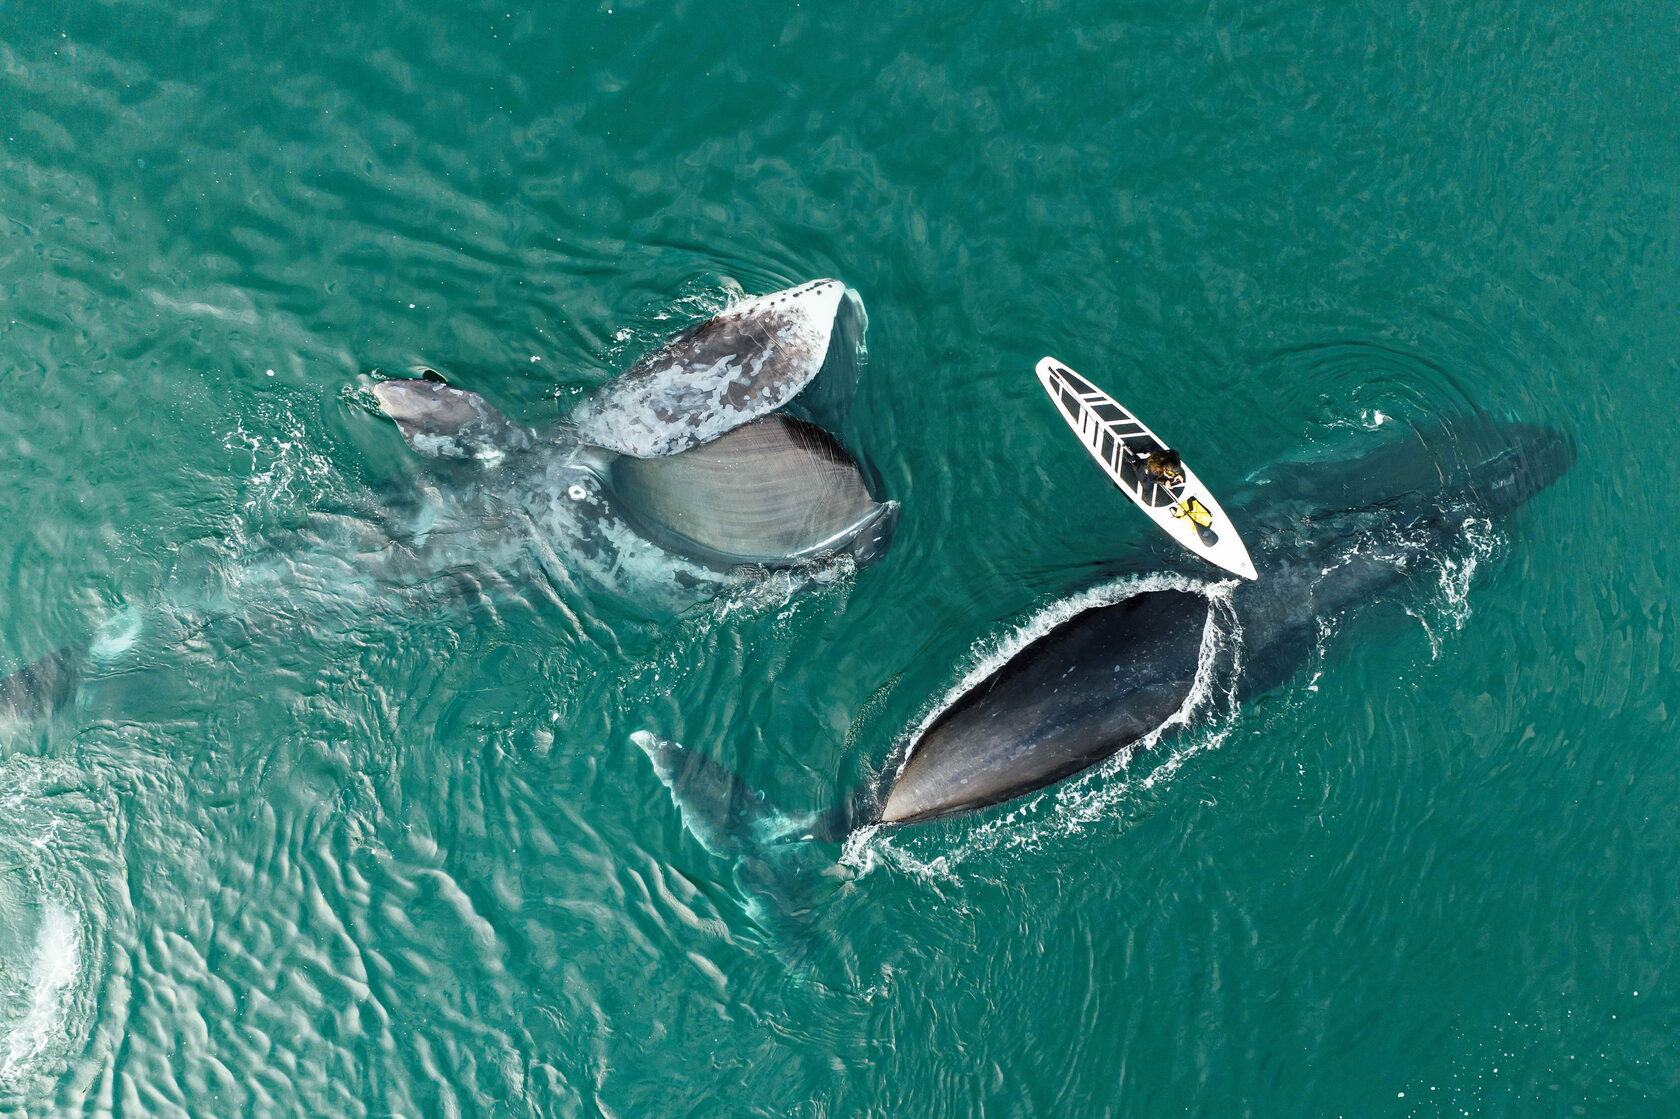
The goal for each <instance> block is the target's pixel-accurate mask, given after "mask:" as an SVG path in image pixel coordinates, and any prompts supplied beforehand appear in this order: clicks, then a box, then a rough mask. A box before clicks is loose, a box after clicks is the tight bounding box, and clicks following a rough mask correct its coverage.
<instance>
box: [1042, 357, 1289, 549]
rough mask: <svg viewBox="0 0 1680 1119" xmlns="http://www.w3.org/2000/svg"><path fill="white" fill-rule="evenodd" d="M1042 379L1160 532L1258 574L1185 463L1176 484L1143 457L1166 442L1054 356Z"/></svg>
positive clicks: (1063, 411)
mask: <svg viewBox="0 0 1680 1119" xmlns="http://www.w3.org/2000/svg"><path fill="white" fill-rule="evenodd" d="M1038 380H1039V383H1040V384H1042V385H1043V386H1044V391H1045V392H1047V393H1049V394H1050V399H1051V401H1052V402H1053V403H1054V404H1055V405H1056V408H1057V410H1058V411H1060V412H1061V414H1062V418H1063V419H1064V420H1066V421H1067V423H1068V426H1069V427H1071V428H1072V429H1073V432H1074V434H1075V435H1077V436H1079V441H1080V442H1081V443H1083V444H1085V449H1086V450H1087V451H1090V452H1091V457H1092V458H1094V459H1096V460H1097V465H1098V466H1100V467H1102V469H1103V473H1104V474H1107V475H1108V477H1109V479H1110V480H1111V481H1112V482H1113V483H1114V484H1115V485H1117V486H1119V487H1120V489H1121V491H1122V492H1123V493H1125V495H1126V496H1127V497H1129V498H1131V499H1132V501H1133V502H1134V503H1135V504H1136V505H1137V507H1138V508H1139V509H1142V510H1143V511H1144V512H1145V513H1146V514H1148V516H1149V519H1150V520H1152V521H1154V522H1155V523H1156V524H1157V525H1159V526H1160V528H1161V531H1163V532H1165V533H1166V534H1167V535H1168V536H1170V537H1172V538H1173V539H1174V540H1176V541H1178V542H1179V543H1180V544H1182V545H1183V546H1184V547H1185V548H1187V549H1189V550H1190V551H1192V552H1194V553H1196V554H1197V555H1198V556H1201V557H1202V558H1203V559H1205V560H1207V561H1208V562H1209V563H1212V564H1216V565H1218V566H1219V567H1223V568H1224V569H1225V570H1226V571H1229V572H1232V573H1233V574H1236V575H1241V576H1242V577H1243V578H1244V579H1256V578H1259V575H1258V574H1257V573H1256V572H1255V570H1254V561H1253V560H1251V559H1249V556H1248V548H1247V547H1246V546H1245V545H1244V544H1243V542H1242V537H1240V536H1238V535H1237V530H1236V528H1235V526H1233V525H1232V524H1231V521H1230V519H1229V518H1228V517H1226V516H1225V510H1223V509H1221V508H1220V507H1219V502H1218V501H1216V500H1214V496H1213V494H1211V493H1209V492H1208V489H1207V487H1206V486H1204V485H1202V483H1201V481H1200V480H1199V479H1198V478H1197V477H1196V475H1195V473H1194V472H1192V471H1191V469H1190V467H1189V466H1188V465H1182V464H1181V466H1182V470H1183V476H1182V477H1181V478H1179V479H1178V480H1177V481H1174V482H1163V481H1158V480H1156V479H1155V478H1153V477H1151V476H1150V475H1149V474H1148V473H1147V472H1146V471H1145V470H1144V461H1145V460H1146V459H1148V457H1149V456H1150V455H1151V454H1153V453H1154V452H1156V451H1165V450H1168V447H1167V444H1166V443H1165V442H1164V441H1163V440H1162V439H1161V438H1160V437H1159V436H1157V435H1156V434H1155V433H1154V432H1153V431H1150V430H1149V429H1148V428H1147V427H1145V426H1144V424H1143V421H1142V420H1139V419H1138V418H1137V417H1136V416H1134V415H1132V414H1131V412H1129V411H1127V410H1126V409H1125V408H1124V407H1122V406H1121V404H1120V403H1119V402H1118V401H1116V400H1115V399H1114V398H1113V397H1111V396H1109V395H1108V394H1107V393H1106V392H1103V391H1102V390H1101V389H1099V388H1097V387H1096V386H1095V385H1093V384H1091V382H1089V381H1087V380H1086V379H1085V378H1083V377H1081V376H1080V375H1079V374H1077V373H1075V372H1074V371H1073V370H1071V369H1069V368H1068V367H1067V366H1065V365H1063V364H1062V363H1061V362H1059V361H1057V360H1056V359H1055V358H1053V357H1047V358H1045V359H1044V360H1042V361H1040V362H1039V363H1038Z"/></svg>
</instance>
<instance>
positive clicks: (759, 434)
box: [611, 415, 898, 568]
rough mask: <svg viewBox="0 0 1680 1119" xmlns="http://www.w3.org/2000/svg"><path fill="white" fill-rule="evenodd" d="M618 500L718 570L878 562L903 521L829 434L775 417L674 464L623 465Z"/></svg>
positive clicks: (649, 527)
mask: <svg viewBox="0 0 1680 1119" xmlns="http://www.w3.org/2000/svg"><path fill="white" fill-rule="evenodd" d="M611 471H612V474H611V477H612V490H613V497H614V499H615V500H616V502H617V504H618V505H619V507H620V509H621V510H622V511H623V513H624V515H625V516H626V518H627V519H628V520H629V521H630V522H631V524H633V525H634V526H635V527H636V528H637V530H638V531H640V532H641V533H642V534H643V535H645V536H647V537H648V538H649V539H651V540H654V541H655V542H657V543H659V544H660V545H662V546H664V547H667V548H670V549H671V550H673V551H675V552H678V553H680V554H683V555H686V556H689V557H690V558H692V559H696V560H698V561H700V562H701V563H705V564H708V565H710V566H713V567H724V568H726V567H729V566H731V565H735V564H742V563H759V564H770V565H775V564H782V563H794V562H798V561H800V560H804V559H809V558H813V557H817V556H820V555H824V554H839V553H847V554H851V555H853V556H855V557H856V558H857V560H858V562H859V563H860V564H868V563H871V562H873V561H874V560H875V559H877V558H879V557H880V556H881V554H882V553H884V552H885V551H886V549H887V545H888V544H889V543H890V542H891V539H892V531H893V527H894V525H895V524H896V523H897V519H898V505H897V503H896V502H890V501H889V502H885V503H882V502H877V501H876V500H875V498H874V497H873V496H872V495H871V494H870V492H869V489H868V487H867V486H866V485H865V484H864V480H863V476H862V474H861V473H860V472H859V471H858V466H857V463H856V462H855V461H854V460H853V459H852V456H851V455H849V454H848V453H847V452H846V450H845V448H843V447H841V446H840V444H839V443H838V442H836V441H835V439H834V438H833V436H831V435H829V434H828V433H827V432H826V431H823V430H822V429H821V428H819V427H816V426H814V425H812V424H808V423H805V422H804V421H802V420H796V419H793V418H792V417H789V416H782V415H774V416H766V417H764V418H763V419H760V420H754V421H753V422H752V423H750V424H747V425H746V426H744V427H738V428H736V429H735V430H734V431H731V432H729V433H728V434H727V435H725V436H723V437H722V438H720V439H716V440H714V441H712V442H710V443H707V444H705V445H703V446H699V447H691V448H689V449H688V450H686V451H683V452H681V453H679V454H676V455H672V456H670V457H669V458H656V459H638V458H620V459H617V460H615V461H614V462H613V464H612V467H611Z"/></svg>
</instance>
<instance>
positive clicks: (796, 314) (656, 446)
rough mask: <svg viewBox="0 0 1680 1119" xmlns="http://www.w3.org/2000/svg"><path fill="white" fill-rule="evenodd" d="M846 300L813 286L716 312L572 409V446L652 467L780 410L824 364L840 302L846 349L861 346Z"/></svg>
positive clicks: (838, 290)
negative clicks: (578, 442) (577, 441)
mask: <svg viewBox="0 0 1680 1119" xmlns="http://www.w3.org/2000/svg"><path fill="white" fill-rule="evenodd" d="M846 295H847V290H846V285H845V284H842V283H841V282H840V281H839V280H814V281H812V282H811V283H808V284H802V285H800V286H799V287H794V288H788V289H787V290H785V291H778V292H772V293H771V294H769V295H761V296H759V297H758V298H756V299H749V300H746V301H745V302H742V303H737V304H735V305H734V306H733V307H730V308H728V309H727V310H724V311H720V312H718V313H717V314H716V315H713V316H712V317H711V318H709V319H707V320H706V321H705V322H702V323H699V324H698V325H696V326H693V327H690V328H689V329H688V330H685V331H683V332H682V333H681V334H678V335H677V336H676V337H674V338H672V339H671V340H670V341H668V342H666V343H665V344H664V345H663V346H661V347H660V348H659V349H657V350H655V351H654V352H653V353H651V354H649V355H647V356H646V357H644V358H643V359H642V360H641V361H638V362H637V363H636V364H635V365H633V366H631V368H630V369H629V370H628V371H627V372H625V373H624V374H623V375H622V376H620V377H616V378H614V379H613V380H612V381H611V382H609V383H608V384H607V385H605V386H604V387H603V388H602V389H601V390H600V391H599V392H597V393H595V394H594V395H593V396H591V397H590V398H589V399H588V400H586V401H584V402H583V403H582V404H581V405H579V406H578V408H577V410H576V411H575V412H574V413H573V414H572V420H573V422H574V423H575V424H576V425H577V433H578V437H579V438H581V439H582V440H583V441H584V442H586V443H592V444H594V445H595V446H597V447H605V448H606V449H607V450H609V451H616V452H618V453H619V454H623V455H632V456H635V457H636V458H659V457H661V456H664V455H674V454H676V453H677V452H679V451H683V450H687V449H688V448H689V447H694V446H698V445H699V444H702V443H707V442H710V441H711V440H713V439H716V438H717V437H718V436H720V435H723V434H724V433H726V432H728V431H731V430H733V429H734V428H737V427H740V426H741V425H742V424H745V423H748V422H750V421H752V420H755V419H758V418H759V417H760V416H764V415H768V414H769V413H771V412H774V411H776V410H777V409H779V408H782V407H784V406H785V405H786V404H787V403H788V402H789V401H791V400H792V399H793V398H794V397H795V396H797V395H798V394H799V393H800V392H801V391H803V390H804V388H805V386H806V385H808V384H810V383H811V380H812V379H813V378H814V377H816V375H817V374H818V372H820V371H821V370H822V368H823V366H824V364H825V363H826V362H827V359H828V353H829V343H830V341H831V340H832V338H833V336H834V334H835V320H836V316H837V314H838V313H839V311H840V308H841V305H842V303H843V302H845V303H846V306H847V308H848V313H849V315H850V318H849V320H848V321H849V322H851V321H853V320H855V321H856V322H857V325H856V326H854V327H848V330H847V331H843V332H842V333H843V334H846V335H847V340H848V344H850V345H852V346H853V347H854V348H856V347H859V346H861V345H862V333H861V324H862V322H865V321H867V320H865V319H863V318H862V316H861V310H862V304H861V303H859V302H858V301H857V300H856V299H855V298H854V299H852V300H850V301H846V299H845V297H846ZM851 333H855V334H856V337H855V338H852V337H851V336H850V335H851Z"/></svg>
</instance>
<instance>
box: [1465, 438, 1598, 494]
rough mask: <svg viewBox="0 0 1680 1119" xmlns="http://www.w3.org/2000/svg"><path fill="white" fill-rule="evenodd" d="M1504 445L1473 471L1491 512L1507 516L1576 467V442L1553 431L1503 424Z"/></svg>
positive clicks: (1502, 440)
mask: <svg viewBox="0 0 1680 1119" xmlns="http://www.w3.org/2000/svg"><path fill="white" fill-rule="evenodd" d="M1500 437H1501V442H1502V443H1503V444H1504V446H1503V447H1502V448H1501V449H1500V450H1499V451H1498V452H1496V453H1495V454H1493V455H1492V456H1490V457H1489V458H1487V459H1486V460H1484V461H1483V462H1482V463H1481V465H1480V466H1478V467H1477V468H1476V469H1475V471H1474V475H1475V477H1474V482H1475V485H1476V489H1477V490H1478V492H1479V493H1480V496H1481V497H1482V499H1483V501H1485V502H1486V503H1487V506H1488V509H1489V511H1490V512H1492V513H1496V514H1502V513H1509V512H1511V511H1512V510H1514V509H1516V508H1517V507H1518V506H1520V505H1522V504H1524V503H1525V502H1527V501H1529V500H1530V499H1532V498H1533V497H1534V496H1535V495H1536V494H1538V493H1539V492H1540V491H1541V490H1543V489H1545V488H1546V487H1548V486H1550V485H1552V484H1553V483H1554V482H1556V481H1557V480H1558V479H1559V478H1562V477H1563V476H1564V475H1565V474H1567V473H1568V472H1569V470H1570V468H1571V467H1573V466H1574V465H1575V441H1574V440H1573V439H1572V438H1570V437H1569V435H1567V434H1566V433H1564V432H1562V431H1558V430H1557V429H1556V428H1550V427H1542V426H1540V425H1538V424H1506V425H1503V426H1502V428H1501V430H1500Z"/></svg>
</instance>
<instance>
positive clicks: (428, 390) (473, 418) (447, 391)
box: [373, 380, 531, 459]
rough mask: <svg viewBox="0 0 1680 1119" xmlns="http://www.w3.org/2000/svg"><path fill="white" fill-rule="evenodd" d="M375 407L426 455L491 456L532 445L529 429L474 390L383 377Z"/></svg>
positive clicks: (431, 382)
mask: <svg viewBox="0 0 1680 1119" xmlns="http://www.w3.org/2000/svg"><path fill="white" fill-rule="evenodd" d="M373 395H374V396H376V397H378V398H379V407H380V408H381V409H383V410H384V412H385V414H386V415H387V416H390V417H391V418H392V419H393V420H395V421H396V422H397V430H398V431H400V432H402V437H403V439H404V441H406V442H407V443H408V445H409V446H410V447H412V448H414V450H416V451H418V452H419V453H420V454H423V455H425V456H427V457H428V458H456V459H493V458H499V457H501V456H502V455H504V454H506V453H507V452H509V451H516V450H521V449H523V448H525V447H528V446H529V445H530V443H531V433H530V432H529V431H527V430H526V429H525V428H523V427H521V426H519V425H518V424H516V423H514V422H513V421H512V420H510V419H508V418H507V417H506V416H504V415H502V413H501V412H499V411H497V410H496V409H495V407H493V406H492V405H491V404H490V403H489V402H488V401H486V400H485V399H484V398H483V397H482V396H479V395H478V394H477V393H475V392H467V391H466V390H465V389H458V388H452V387H451V386H449V385H446V384H442V383H441V382H438V381H431V380H419V381H381V382H380V383H379V384H377V385H375V386H373Z"/></svg>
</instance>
